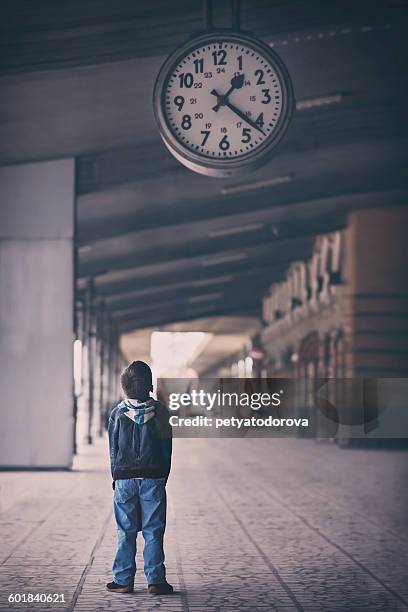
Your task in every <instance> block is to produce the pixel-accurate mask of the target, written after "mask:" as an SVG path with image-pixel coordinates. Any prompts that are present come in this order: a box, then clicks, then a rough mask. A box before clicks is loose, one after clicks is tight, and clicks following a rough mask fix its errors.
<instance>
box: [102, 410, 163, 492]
mask: <svg viewBox="0 0 408 612" xmlns="http://www.w3.org/2000/svg"><path fill="white" fill-rule="evenodd" d="M108 434H109V451H110V462H111V472H112V478H113V480H123V479H126V478H166V479H167V478H168V476H169V473H170V467H171V451H172V431H171V426H170V425H169V413H168V410H167V408H166V407H165V406H164V404H162V403H160V402H158V401H156V400H154V399H149V400H148V401H147V402H138V401H137V400H129V399H126V400H124V401H123V402H121V403H120V404H118V405H117V406H116V407H115V408H114V409H113V410H112V412H111V415H110V418H109V426H108Z"/></svg>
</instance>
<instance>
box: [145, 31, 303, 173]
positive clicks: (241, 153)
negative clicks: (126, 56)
mask: <svg viewBox="0 0 408 612" xmlns="http://www.w3.org/2000/svg"><path fill="white" fill-rule="evenodd" d="M153 103H154V112H155V117H156V121H157V124H158V126H159V131H160V134H161V137H162V139H163V141H164V143H165V145H166V146H167V148H168V149H169V151H170V152H171V153H172V154H173V155H174V157H175V158H176V159H177V160H178V161H179V162H181V163H182V164H184V165H185V166H187V167H188V168H190V170H194V171H195V172H199V173H201V174H205V175H207V176H218V177H225V176H231V175H234V174H238V173H240V172H242V171H243V169H247V170H253V169H255V168H257V167H259V166H261V165H262V164H263V163H265V162H266V161H267V160H268V158H269V157H270V155H271V152H272V151H273V149H274V148H275V147H276V145H277V144H278V142H279V141H280V140H281V139H282V137H283V136H284V134H285V132H286V130H287V128H288V125H289V122H290V119H291V116H292V113H293V108H294V96H293V88H292V83H291V79H290V76H289V73H288V71H287V69H286V67H285V65H284V64H283V62H282V60H281V59H280V57H279V56H278V55H277V53H276V52H275V51H273V50H272V49H271V48H270V47H268V46H267V45H266V44H265V43H263V42H262V41H259V40H258V39H256V38H254V37H253V36H250V35H248V34H246V33H245V34H244V33H242V32H240V31H238V32H235V31H232V30H224V31H223V30H216V31H210V32H205V33H204V34H199V35H197V36H195V37H193V38H192V39H190V40H189V41H188V42H187V43H186V44H185V45H183V46H182V47H180V48H179V49H177V50H176V51H175V52H174V53H173V54H172V55H170V57H169V58H168V59H167V60H166V61H165V62H164V64H163V66H162V68H161V70H160V72H159V75H158V77H157V80H156V84H155V88H154V96H153Z"/></svg>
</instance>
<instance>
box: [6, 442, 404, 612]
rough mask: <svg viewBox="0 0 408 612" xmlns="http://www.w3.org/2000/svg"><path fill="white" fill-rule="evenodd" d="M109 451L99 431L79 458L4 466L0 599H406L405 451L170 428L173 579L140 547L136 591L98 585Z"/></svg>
mask: <svg viewBox="0 0 408 612" xmlns="http://www.w3.org/2000/svg"><path fill="white" fill-rule="evenodd" d="M106 457H107V451H106V442H105V440H103V441H100V442H99V443H98V444H96V445H95V446H94V447H91V448H88V449H87V450H86V451H84V453H83V454H82V457H80V459H79V461H78V465H77V470H75V471H73V472H24V473H12V472H3V473H0V513H1V514H0V542H1V546H0V557H1V563H2V566H1V570H0V572H1V573H0V610H31V609H34V610H39V611H41V610H50V609H51V610H60V611H61V612H62V611H69V612H72V611H73V610H75V612H91V611H92V612H94V611H98V612H99V611H103V610H111V611H113V612H115V611H117V612H119V611H129V610H130V611H131V610H135V611H148V610H165V611H168V612H173V611H174V612H176V611H177V610H183V611H187V610H192V611H193V610H194V611H196V612H201V611H203V612H216V611H226V612H232V611H234V610H244V611H246V612H252V611H253V610H277V611H279V612H289V611H292V610H305V611H308V612H309V611H310V612H323V611H324V612H343V611H344V612H346V611H350V612H360V611H363V610H364V611H370V612H380V611H384V612H398V611H400V610H408V521H407V509H408V500H407V486H406V485H407V476H408V452H404V451H395V452H391V451H380V450H347V451H344V450H340V449H338V448H337V447H335V446H333V445H330V444H328V443H318V442H315V441H312V440H276V439H275V440H271V439H217V440H214V439H213V440H206V439H195V440H187V439H184V440H176V441H175V451H174V466H173V472H172V476H171V478H170V481H169V486H168V493H169V504H170V511H169V519H168V529H167V536H166V553H167V568H168V579H169V581H170V582H171V583H172V584H173V585H174V586H175V588H176V590H177V593H176V594H175V595H173V596H171V597H156V598H153V597H151V596H149V595H147V594H146V585H145V582H144V577H143V572H142V560H141V557H140V551H139V552H138V567H139V568H140V569H139V572H138V575H137V578H136V592H135V593H134V594H132V595H113V594H110V593H108V592H106V591H105V590H104V585H105V582H107V581H108V580H109V579H110V578H111V574H110V568H111V563H112V558H113V554H114V548H115V539H116V533H115V528H114V524H113V519H112V514H111V501H112V491H111V488H110V478H109V474H108V471H107V468H106ZM139 538H140V540H139V542H140V548H142V539H141V536H140V535H139ZM10 593H21V594H22V593H25V594H28V593H33V594H35V593H63V594H64V597H65V602H66V603H65V604H64V603H57V604H41V603H32V604H28V603H20V604H12V603H9V602H8V601H7V598H8V595H9V594H10Z"/></svg>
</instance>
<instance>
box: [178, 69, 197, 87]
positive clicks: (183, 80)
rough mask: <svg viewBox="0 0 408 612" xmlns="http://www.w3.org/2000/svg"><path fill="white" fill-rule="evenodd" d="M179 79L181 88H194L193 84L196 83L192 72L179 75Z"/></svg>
mask: <svg viewBox="0 0 408 612" xmlns="http://www.w3.org/2000/svg"><path fill="white" fill-rule="evenodd" d="M179 79H180V87H187V88H189V87H192V85H193V83H194V77H193V75H192V74H191V72H186V73H184V72H182V73H181V74H179Z"/></svg>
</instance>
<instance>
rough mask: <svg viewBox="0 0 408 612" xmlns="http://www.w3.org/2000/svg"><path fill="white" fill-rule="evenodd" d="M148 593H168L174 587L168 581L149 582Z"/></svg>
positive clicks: (171, 591)
mask: <svg viewBox="0 0 408 612" xmlns="http://www.w3.org/2000/svg"><path fill="white" fill-rule="evenodd" d="M147 590H148V591H149V593H150V595H170V593H173V591H174V589H173V587H172V586H171V584H169V583H168V582H159V584H149V586H148V587H147Z"/></svg>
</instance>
